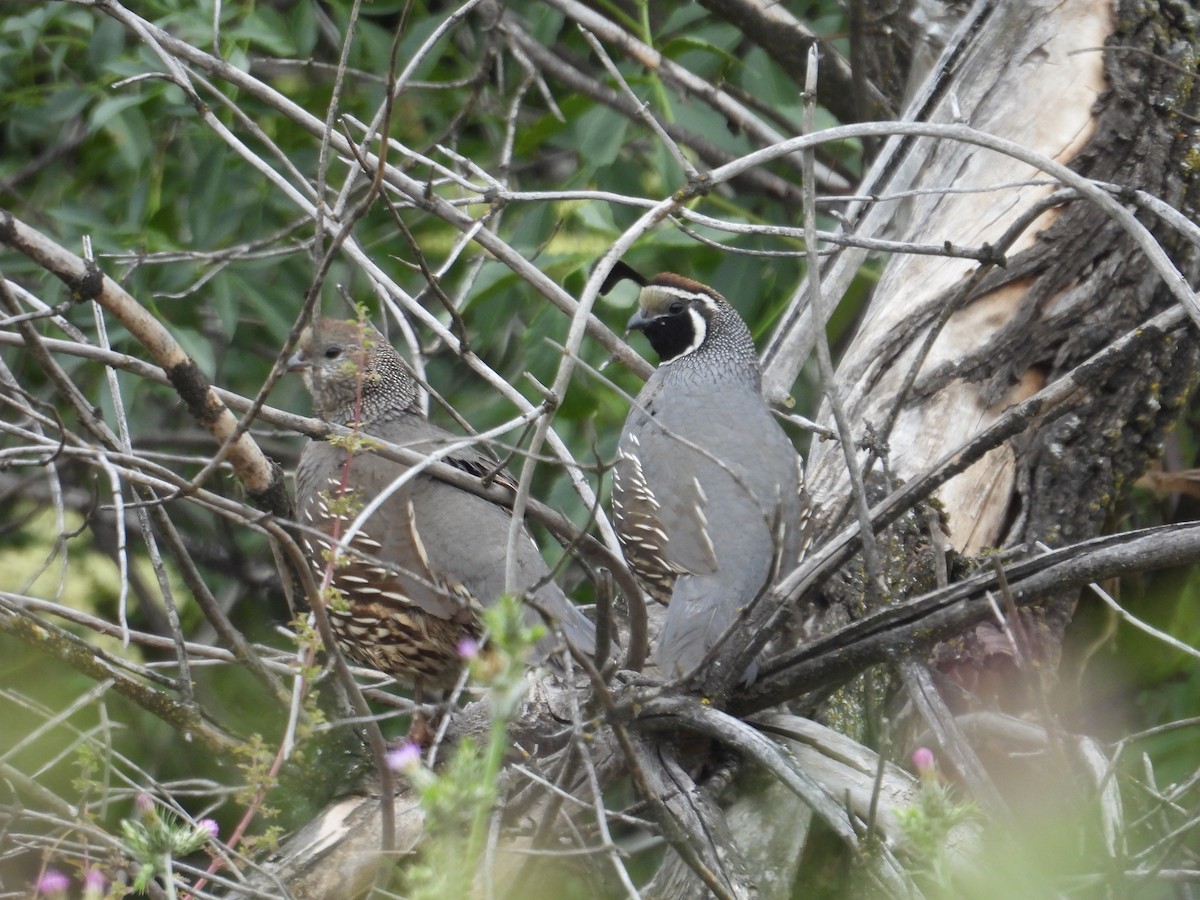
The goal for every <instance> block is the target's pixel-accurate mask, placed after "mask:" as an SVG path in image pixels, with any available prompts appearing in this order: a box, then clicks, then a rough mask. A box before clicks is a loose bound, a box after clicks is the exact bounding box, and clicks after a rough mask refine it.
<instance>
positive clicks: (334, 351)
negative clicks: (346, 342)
mask: <svg viewBox="0 0 1200 900" xmlns="http://www.w3.org/2000/svg"><path fill="white" fill-rule="evenodd" d="M341 355H342V348H341V347H326V348H325V358H326V359H337V358H338V357H339V356H341Z"/></svg>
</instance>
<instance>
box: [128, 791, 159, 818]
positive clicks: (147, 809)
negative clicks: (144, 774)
mask: <svg viewBox="0 0 1200 900" xmlns="http://www.w3.org/2000/svg"><path fill="white" fill-rule="evenodd" d="M133 808H134V809H136V810H137V811H138V812H139V813H141V814H142V815H143V816H146V815H149V814H150V813H152V812H154V798H153V797H151V796H150V795H149V794H147V793H146V792H145V791H142V792H141V793H140V794H138V795H137V796H136V797H134V798H133Z"/></svg>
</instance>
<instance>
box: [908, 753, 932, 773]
mask: <svg viewBox="0 0 1200 900" xmlns="http://www.w3.org/2000/svg"><path fill="white" fill-rule="evenodd" d="M912 764H913V768H914V769H916V770H917V774H918V775H927V774H931V773H932V772H933V770H934V769H935V768H936V766H937V761H936V760H934V758H933V751H932V750H930V749H929V748H928V747H918V748H917V749H916V750H914V751H913V755H912Z"/></svg>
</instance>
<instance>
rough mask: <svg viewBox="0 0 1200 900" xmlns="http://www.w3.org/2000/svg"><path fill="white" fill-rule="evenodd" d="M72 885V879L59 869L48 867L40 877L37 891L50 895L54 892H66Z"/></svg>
mask: <svg viewBox="0 0 1200 900" xmlns="http://www.w3.org/2000/svg"><path fill="white" fill-rule="evenodd" d="M70 886H71V879H70V878H68V877H67V876H66V875H64V874H63V873H62V872H60V871H58V869H47V870H46V871H45V872H43V873H42V877H41V878H39V879H38V882H37V892H38V893H39V894H45V895H46V896H47V897H50V896H53V895H54V894H65V893H66V892H67V888H69V887H70Z"/></svg>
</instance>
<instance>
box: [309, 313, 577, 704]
mask: <svg viewBox="0 0 1200 900" xmlns="http://www.w3.org/2000/svg"><path fill="white" fill-rule="evenodd" d="M289 369H290V370H292V371H298V372H300V373H301V374H302V376H303V378H304V384H305V386H306V387H307V388H308V390H309V393H310V394H311V395H312V398H313V407H314V411H315V412H316V414H317V415H318V416H320V418H322V419H323V420H325V421H326V422H331V423H335V424H338V425H345V426H351V427H352V426H355V425H357V426H358V428H359V429H360V430H361V432H362V433H363V434H364V435H367V436H376V437H379V438H382V439H383V440H385V441H388V442H390V443H393V444H398V445H401V446H404V447H407V448H409V449H411V450H416V451H418V452H424V453H431V452H433V451H435V450H438V449H440V448H443V447H444V446H445V445H446V444H447V443H452V442H455V441H458V440H461V439H460V438H457V437H455V435H453V434H451V433H450V432H448V431H446V430H445V429H442V428H439V427H438V426H437V425H434V424H432V423H431V422H429V421H428V420H427V419H426V418H425V417H424V415H422V413H421V410H420V407H419V406H418V405H417V389H416V385H415V383H414V382H413V379H412V376H411V375H410V374H409V372H408V369H407V368H406V367H405V365H404V363H403V362H402V361H401V359H400V356H399V355H398V354H397V353H396V351H395V349H394V348H393V347H392V345H391V344H389V343H388V342H387V340H386V339H385V338H384V337H383V336H382V335H381V334H380V333H379V332H378V331H376V330H375V329H374V328H372V327H371V326H370V325H367V324H364V323H359V322H355V321H341V320H337V319H330V318H322V319H319V320H318V321H317V322H316V323H315V324H314V325H313V326H310V327H309V328H307V329H305V331H304V332H303V334H302V335H301V338H300V343H299V348H298V350H297V353H296V355H295V356H293V357H292V359H291V361H290V363H289ZM443 462H446V463H448V464H450V465H452V466H457V467H458V468H461V469H464V470H466V471H468V472H471V473H473V474H476V475H482V474H484V473H486V472H490V471H492V470H493V468H494V463H493V461H492V460H491V459H490V458H488V457H486V456H484V455H483V454H480V453H478V452H475V451H474V450H471V449H466V448H464V449H461V450H456V451H455V452H454V453H453V454H452V455H451V456H449V457H446V458H445V459H443ZM407 472H409V467H408V466H405V465H403V464H402V463H397V462H393V461H391V460H388V459H384V458H383V457H381V456H377V455H376V454H374V453H371V452H370V450H369V446H368V447H360V448H359V449H357V450H348V449H345V443H344V442H342V443H341V445H338V444H335V443H328V442H325V441H309V442H308V444H307V445H306V446H305V447H304V451H303V453H302V454H301V457H300V465H299V467H298V468H297V470H296V507H297V515H298V516H299V520H300V523H301V525H302V526H304V529H303V532H302V540H303V543H304V549H305V551H306V553H307V555H308V558H309V560H310V562H311V564H312V567H313V569H314V570H315V572H316V573H317V577H318V580H320V579H321V578H322V577H323V575H324V573H325V569H326V567H327V566H328V564H329V554H330V553H331V552H332V549H333V548H334V547H335V546H336V545H337V543H338V540H339V538H340V537H341V536H342V535H344V533H345V532H346V530H347V529H348V528H349V526H350V523H351V522H352V521H353V520H354V519H355V517H356V516H357V514H358V512H359V511H360V510H361V509H362V508H363V507H364V506H365V505H366V504H367V503H369V502H370V501H371V500H373V499H374V498H375V497H377V496H378V495H379V494H380V493H382V492H383V491H385V490H386V489H387V488H389V487H390V486H391V485H392V484H393V483H394V482H395V481H396V480H397V479H399V478H401V477H402V476H404V475H405V473H407ZM510 521H511V519H510V514H509V512H508V510H506V509H504V508H502V507H500V506H497V505H496V504H493V503H490V502H489V501H487V500H486V499H484V498H482V497H478V496H476V495H474V494H471V493H468V492H466V491H463V490H460V489H458V488H456V487H454V486H452V485H450V484H447V483H445V482H443V481H439V480H438V479H436V478H434V477H432V476H431V475H428V474H426V473H424V472H419V473H417V474H416V475H415V476H414V477H412V478H411V480H409V481H408V482H406V483H405V484H404V485H403V486H402V487H400V488H399V489H398V490H396V491H395V492H394V493H392V494H391V496H389V497H388V498H387V500H386V501H384V503H383V504H382V505H381V506H380V507H379V508H378V509H377V510H376V511H375V512H374V513H373V514H372V515H371V516H370V518H369V519H367V521H366V523H365V526H364V528H363V529H362V530H361V531H359V532H358V533H357V534H356V535H355V536H354V538H353V539H352V541H351V542H350V546H349V547H348V548H347V549H345V550H343V551H342V552H341V554H340V555H339V558H338V559H337V561H336V562H335V565H334V569H333V573H332V582H331V586H332V587H333V588H334V593H333V598H334V599H333V600H332V601H331V602H330V604H329V606H328V612H329V617H330V624H331V625H332V627H333V631H334V634H335V635H336V637H337V639H338V643H339V646H340V647H341V649H342V650H343V652H345V653H346V654H347V655H348V656H349V657H351V658H352V659H354V660H355V661H357V662H359V663H361V664H363V665H366V666H369V667H371V668H374V669H377V670H379V671H381V672H386V673H388V674H390V675H393V676H396V677H398V678H402V679H406V680H409V681H412V682H414V683H415V684H416V686H417V687H418V688H419V687H420V686H421V684H429V685H432V686H443V687H444V686H448V685H451V684H453V683H454V681H455V679H456V678H457V676H458V673H459V672H460V670H461V665H462V660H461V658H460V654H459V646H460V643H461V641H462V640H463V639H464V638H478V637H479V635H480V623H479V618H478V615H477V610H478V608H479V606H480V605H481V604H485V605H486V604H490V603H493V602H494V601H495V600H496V598H497V597H499V596H500V594H501V593H503V591H504V577H505V575H504V572H505V557H506V551H507V542H508V528H509V522H510ZM516 571H517V588H518V590H519V591H521V592H527V593H529V594H530V595H531V596H532V598H533V600H534V602H535V603H536V605H537V606H538V607H539V608H540V609H542V610H545V611H546V612H547V613H549V615H550V616H551V617H552V618H553V619H554V620H555V622H556V623H557V625H558V627H560V628H561V629H562V632H563V634H564V635H565V636H566V638H567V640H569V641H570V642H571V643H572V644H573V645H574V646H575V647H576V648H578V649H579V650H581V651H582V652H584V653H591V652H592V651H593V649H594V644H595V638H594V629H593V626H592V623H591V622H589V621H588V619H587V618H586V617H585V616H584V615H583V614H582V613H581V612H580V611H579V610H578V609H577V608H576V607H575V606H573V605H572V604H571V602H570V601H569V600H567V598H566V596H565V595H564V594H563V592H562V591H561V590H560V589H559V588H558V586H557V585H556V584H555V583H554V582H553V580H551V578H550V574H549V570H548V568H547V566H546V563H545V561H544V560H543V559H542V556H541V554H540V553H539V551H538V549H537V547H536V545H535V544H534V543H533V540H532V539H530V538H529V537H528V536H527V535H526V536H525V539H524V540H523V541H522V542H521V543H520V545H519V546H518V548H517V558H516ZM529 618H530V620H531V621H539V620H540V619H539V616H538V615H537V614H536V613H535V612H534V610H533V609H530V610H529ZM552 647H553V638H552V637H551V636H548V637H547V638H546V639H545V640H544V641H543V642H542V643H541V644H540V645H539V647H538V652H539V655H540V656H542V657H544V656H545V655H546V654H547V653H548V652H549V651H550V649H552Z"/></svg>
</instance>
